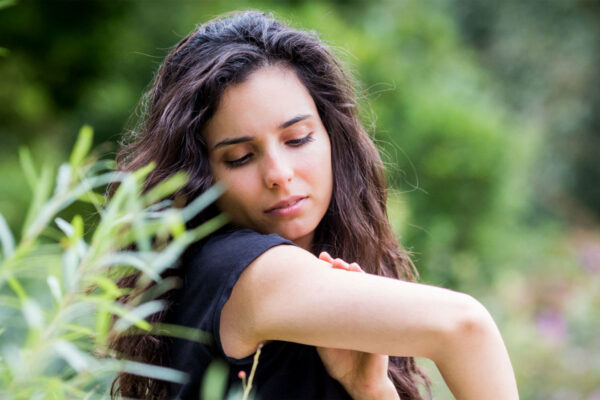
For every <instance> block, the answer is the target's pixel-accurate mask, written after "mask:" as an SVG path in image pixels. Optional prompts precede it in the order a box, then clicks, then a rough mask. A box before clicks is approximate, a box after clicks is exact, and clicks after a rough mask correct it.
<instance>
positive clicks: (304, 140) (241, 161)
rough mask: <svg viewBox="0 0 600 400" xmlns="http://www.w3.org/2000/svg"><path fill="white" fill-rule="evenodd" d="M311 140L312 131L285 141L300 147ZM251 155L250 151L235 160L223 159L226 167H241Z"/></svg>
mask: <svg viewBox="0 0 600 400" xmlns="http://www.w3.org/2000/svg"><path fill="white" fill-rule="evenodd" d="M313 140H315V139H314V138H313V137H312V132H310V133H309V134H308V135H306V136H304V137H301V138H300V139H292V140H288V141H287V142H286V143H287V144H288V145H290V146H292V147H300V146H302V145H304V144H306V143H309V142H312V141H313ZM251 156H252V153H248V154H246V155H245V156H243V157H240V158H238V159H237V160H232V161H225V165H226V166H227V167H228V168H237V167H241V166H242V165H244V164H246V162H248V160H249V159H250V157H251Z"/></svg>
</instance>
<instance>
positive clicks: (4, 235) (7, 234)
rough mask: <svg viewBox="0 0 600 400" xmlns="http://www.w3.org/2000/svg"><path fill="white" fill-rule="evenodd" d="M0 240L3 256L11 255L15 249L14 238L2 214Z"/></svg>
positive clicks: (0, 217)
mask: <svg viewBox="0 0 600 400" xmlns="http://www.w3.org/2000/svg"><path fill="white" fill-rule="evenodd" d="M0 242H2V254H4V258H8V257H10V256H12V254H13V253H14V251H15V239H14V237H13V235H12V232H11V231H10V228H9V227H8V224H7V223H6V220H5V219H4V217H3V216H2V214H0Z"/></svg>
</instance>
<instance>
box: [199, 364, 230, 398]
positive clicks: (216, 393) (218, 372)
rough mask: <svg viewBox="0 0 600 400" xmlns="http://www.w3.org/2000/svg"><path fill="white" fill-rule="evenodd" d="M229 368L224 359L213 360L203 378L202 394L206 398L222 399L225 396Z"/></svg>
mask: <svg viewBox="0 0 600 400" xmlns="http://www.w3.org/2000/svg"><path fill="white" fill-rule="evenodd" d="M228 372H229V368H228V366H227V364H226V363H225V362H224V361H223V360H219V359H216V360H215V361H213V362H211V363H210V365H209V366H208V369H207V370H206V372H205V374H204V379H203V380H202V395H201V396H200V398H201V399H204V400H222V399H223V398H224V396H225V389H226V386H227V376H228Z"/></svg>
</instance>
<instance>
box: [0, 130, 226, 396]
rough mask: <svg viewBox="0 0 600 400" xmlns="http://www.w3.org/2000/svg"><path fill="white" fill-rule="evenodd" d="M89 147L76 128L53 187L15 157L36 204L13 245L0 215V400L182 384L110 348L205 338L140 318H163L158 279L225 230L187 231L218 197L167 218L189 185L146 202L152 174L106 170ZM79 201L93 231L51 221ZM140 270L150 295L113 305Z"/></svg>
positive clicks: (167, 187)
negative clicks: (150, 381)
mask: <svg viewBox="0 0 600 400" xmlns="http://www.w3.org/2000/svg"><path fill="white" fill-rule="evenodd" d="M91 143H92V129H91V128H90V127H89V126H84V127H83V128H82V129H81V131H80V133H79V139H78V140H77V143H76V145H75V147H74V149H73V151H72V153H71V157H70V159H69V162H66V163H63V164H61V166H60V167H59V168H58V171H57V173H56V178H55V182H54V185H53V184H52V183H53V179H52V176H53V170H52V169H51V168H50V167H48V166H45V167H43V168H42V169H41V170H39V171H38V170H36V168H35V166H34V164H33V161H32V159H31V155H30V153H29V151H28V150H27V149H22V150H21V163H22V167H23V171H24V173H25V177H26V180H27V183H28V184H29V185H30V187H31V189H32V191H33V200H32V202H31V205H30V208H29V211H28V213H27V218H26V220H25V223H24V225H23V234H22V236H21V238H20V239H19V240H18V241H17V240H15V239H14V237H13V234H12V232H11V231H10V229H9V228H8V226H7V224H6V221H5V219H4V218H3V217H2V215H0V242H1V244H2V252H1V253H0V254H1V258H0V321H1V324H0V325H1V326H2V330H1V332H0V335H1V336H0V397H1V398H3V399H15V400H17V399H47V398H55V399H60V398H64V399H83V398H86V399H92V398H103V397H106V393H107V388H108V386H109V383H110V381H111V379H112V378H113V377H114V374H115V373H116V372H117V371H128V372H131V373H135V374H138V375H142V376H148V377H155V378H156V377H160V379H163V380H171V381H176V382H181V381H183V380H184V379H185V376H184V374H183V373H181V372H179V371H175V370H172V369H168V368H162V367H157V366H152V365H145V364H141V363H137V362H133V361H127V360H117V359H115V358H114V356H115V355H114V354H112V353H111V351H110V350H109V348H108V341H109V338H110V337H111V336H112V335H116V334H127V332H132V331H138V332H139V330H142V331H148V332H149V331H152V332H158V331H160V332H161V334H163V335H171V336H178V337H185V338H187V339H190V340H200V341H202V340H205V336H206V335H205V334H204V333H202V332H199V331H196V330H193V329H191V328H184V327H176V326H170V325H165V324H162V325H160V326H151V325H150V324H149V323H148V322H146V321H145V320H144V318H146V317H148V316H149V315H151V314H154V313H156V312H158V311H160V310H162V309H163V307H164V304H163V303H162V302H161V301H159V300H155V298H156V297H157V296H159V295H160V294H161V293H164V292H165V291H167V290H170V289H172V288H173V287H174V285H175V284H176V282H175V281H173V280H169V279H162V278H161V276H160V275H161V273H162V272H163V271H164V270H165V269H167V268H171V267H173V266H175V265H176V261H177V260H178V258H179V256H180V255H181V253H182V252H183V250H185V248H186V247H187V246H188V245H189V244H191V243H192V242H194V241H196V240H198V239H200V238H202V237H203V236H205V235H206V234H208V233H210V232H211V231H212V230H214V229H215V228H217V227H219V226H220V225H222V224H223V222H224V217H222V216H219V217H216V218H214V219H213V220H210V221H208V222H207V223H205V224H203V225H201V226H199V227H197V228H195V229H192V230H186V225H185V223H186V222H187V221H189V220H190V219H191V218H192V217H194V216H195V215H196V214H197V213H198V212H199V211H201V210H202V209H203V208H204V207H205V206H207V205H208V204H210V203H211V202H212V201H213V200H214V199H215V198H216V197H217V196H218V195H219V194H220V188H219V187H218V186H215V187H214V188H212V189H211V190H209V191H208V192H206V193H205V194H204V195H202V196H201V197H199V198H197V199H195V200H194V201H192V202H191V203H190V204H189V205H187V206H186V207H185V208H182V209H177V208H174V207H173V206H172V204H171V201H170V200H168V197H169V196H170V195H172V194H173V193H174V192H175V191H176V190H177V189H179V188H180V187H181V186H182V185H183V184H185V182H186V177H185V176H184V175H175V176H173V177H172V178H170V179H168V180H166V181H164V182H162V183H161V184H159V185H157V186H156V187H154V188H152V189H151V190H149V191H148V192H146V193H144V194H142V186H143V182H144V178H145V176H146V175H147V174H148V173H149V172H150V171H151V170H152V165H149V166H147V167H145V168H143V169H141V170H139V171H136V172H135V173H121V172H115V171H112V170H111V167H112V164H113V163H112V162H107V161H101V160H94V157H93V156H90V155H88V152H89V150H90V148H91ZM110 184H119V186H118V189H117V190H116V192H115V194H114V196H113V197H112V198H111V200H110V201H108V202H107V203H106V204H103V198H104V197H103V196H102V195H100V194H98V193H97V192H96V191H95V190H96V189H98V188H104V187H105V186H106V185H110ZM76 201H84V202H89V203H91V204H93V205H94V207H95V208H96V210H97V212H98V214H99V216H100V218H99V222H98V224H97V226H95V227H90V226H86V224H85V222H84V218H83V217H82V216H81V215H79V214H77V215H75V216H73V217H72V219H71V220H70V221H66V220H65V219H63V218H61V217H60V216H59V215H60V213H61V211H64V210H65V209H66V208H67V207H69V205H71V204H73V203H74V202H76ZM86 236H87V237H89V240H88V239H86ZM132 245H135V246H133V247H132ZM132 248H135V250H133V249H132ZM136 271H138V272H141V273H142V275H141V278H140V280H139V285H141V286H145V285H146V284H148V283H149V282H150V281H154V282H156V285H155V286H154V287H153V289H152V290H151V291H149V292H147V293H146V294H144V295H138V297H137V298H136V300H135V301H134V302H133V303H132V304H133V305H131V306H124V305H121V304H120V303H118V302H116V299H117V298H119V297H121V296H123V295H124V294H127V293H132V292H131V289H122V288H119V287H117V286H116V285H115V279H117V278H118V277H119V276H126V275H129V274H131V273H134V272H136ZM113 319H114V324H112V323H111V322H112V321H113Z"/></svg>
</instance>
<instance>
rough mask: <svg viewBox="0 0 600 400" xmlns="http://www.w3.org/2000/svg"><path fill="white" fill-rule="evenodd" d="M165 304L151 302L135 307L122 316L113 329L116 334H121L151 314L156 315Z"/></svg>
mask: <svg viewBox="0 0 600 400" xmlns="http://www.w3.org/2000/svg"><path fill="white" fill-rule="evenodd" d="M165 306H166V303H165V302H164V301H162V300H153V301H149V302H147V303H144V304H142V305H140V306H137V307H136V308H134V309H133V310H131V311H130V312H129V313H127V314H126V315H124V316H123V317H122V318H121V319H119V320H118V321H117V322H116V323H115V325H114V329H115V331H116V332H123V331H125V330H126V329H127V328H129V327H130V326H132V325H133V324H134V323H135V322H136V321H139V320H144V319H146V317H149V316H150V315H152V314H156V313H157V312H159V311H162V310H164V309H165Z"/></svg>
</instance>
